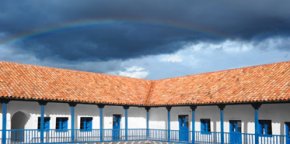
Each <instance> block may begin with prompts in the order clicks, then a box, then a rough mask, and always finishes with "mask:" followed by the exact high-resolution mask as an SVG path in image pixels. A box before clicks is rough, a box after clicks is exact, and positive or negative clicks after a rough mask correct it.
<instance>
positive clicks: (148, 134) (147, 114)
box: [145, 107, 150, 139]
mask: <svg viewBox="0 0 290 144" xmlns="http://www.w3.org/2000/svg"><path fill="white" fill-rule="evenodd" d="M145 109H146V138H147V139H149V136H150V133H149V120H150V107H145Z"/></svg>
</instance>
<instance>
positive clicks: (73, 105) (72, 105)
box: [68, 102, 77, 107]
mask: <svg viewBox="0 0 290 144" xmlns="http://www.w3.org/2000/svg"><path fill="white" fill-rule="evenodd" d="M68 105H69V106H71V107H75V106H76V105H77V103H74V102H71V103H68Z"/></svg>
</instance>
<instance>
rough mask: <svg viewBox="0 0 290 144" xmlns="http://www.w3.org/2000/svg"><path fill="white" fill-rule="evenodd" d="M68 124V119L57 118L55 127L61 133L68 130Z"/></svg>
mask: <svg viewBox="0 0 290 144" xmlns="http://www.w3.org/2000/svg"><path fill="white" fill-rule="evenodd" d="M67 122H68V118H67V117H58V118H56V127H55V128H56V130H61V131H65V130H67Z"/></svg>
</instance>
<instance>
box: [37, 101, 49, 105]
mask: <svg viewBox="0 0 290 144" xmlns="http://www.w3.org/2000/svg"><path fill="white" fill-rule="evenodd" d="M47 103H48V102H47V101H38V104H39V105H46V104H47Z"/></svg>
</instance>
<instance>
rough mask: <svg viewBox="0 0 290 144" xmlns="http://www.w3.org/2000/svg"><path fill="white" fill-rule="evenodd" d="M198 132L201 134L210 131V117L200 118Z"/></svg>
mask: <svg viewBox="0 0 290 144" xmlns="http://www.w3.org/2000/svg"><path fill="white" fill-rule="evenodd" d="M200 126H201V127H200V132H201V133H202V134H208V133H210V119H200Z"/></svg>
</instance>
